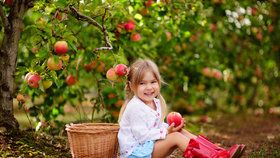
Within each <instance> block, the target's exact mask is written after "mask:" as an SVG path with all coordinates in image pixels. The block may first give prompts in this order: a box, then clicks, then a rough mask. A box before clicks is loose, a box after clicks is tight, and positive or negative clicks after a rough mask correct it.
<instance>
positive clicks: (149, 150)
mask: <svg viewBox="0 0 280 158" xmlns="http://www.w3.org/2000/svg"><path fill="white" fill-rule="evenodd" d="M161 83H162V81H161V76H160V73H159V70H158V67H157V66H156V64H155V63H154V62H152V61H151V60H137V61H136V62H134V63H133V64H132V65H131V67H130V70H129V73H128V76H127V83H126V88H125V90H126V101H125V103H124V105H123V106H122V108H121V111H120V116H119V124H120V130H119V133H118V139H119V144H120V157H121V158H151V157H153V158H161V157H166V156H168V155H170V154H171V153H172V152H173V151H174V150H175V149H176V148H179V149H180V150H181V151H183V152H184V157H193V158H194V157H197V158H202V157H203V158H208V157H209V158H218V157H219V158H237V157H240V156H241V152H242V150H243V149H244V145H234V146H232V147H231V148H230V149H229V150H226V149H223V148H221V147H218V146H217V145H215V144H213V143H211V142H210V141H208V140H207V139H205V137H203V136H195V135H193V134H191V133H190V132H188V131H187V130H185V129H183V127H184V120H182V121H181V124H180V125H179V126H176V127H174V124H171V125H170V126H168V124H166V123H165V122H164V118H165V116H166V114H167V107H166V103H165V100H164V98H163V97H162V95H161V93H160V87H161Z"/></svg>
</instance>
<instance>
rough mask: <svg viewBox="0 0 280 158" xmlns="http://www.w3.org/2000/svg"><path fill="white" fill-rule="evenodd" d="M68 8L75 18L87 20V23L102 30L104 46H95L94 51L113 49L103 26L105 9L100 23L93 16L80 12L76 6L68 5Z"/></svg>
mask: <svg viewBox="0 0 280 158" xmlns="http://www.w3.org/2000/svg"><path fill="white" fill-rule="evenodd" d="M70 10H71V11H72V13H73V15H74V16H75V17H76V18H77V19H81V20H83V21H87V22H88V23H90V24H92V25H94V26H96V27H97V28H98V29H100V30H101V31H102V32H103V35H104V40H105V45H106V46H105V47H99V48H95V49H94V51H100V50H112V49H113V46H112V44H111V43H110V40H109V35H108V32H107V29H106V27H105V26H104V23H103V22H104V18H105V14H106V11H105V13H104V15H103V17H102V21H103V22H102V25H101V24H99V23H98V22H97V21H95V20H94V19H93V18H91V17H89V16H86V15H84V14H82V13H80V12H79V11H78V10H77V9H76V8H74V7H73V6H70Z"/></svg>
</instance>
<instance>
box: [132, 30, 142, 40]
mask: <svg viewBox="0 0 280 158" xmlns="http://www.w3.org/2000/svg"><path fill="white" fill-rule="evenodd" d="M130 40H131V41H133V42H138V41H140V40H141V35H140V34H139V33H137V32H136V33H133V34H131V35H130Z"/></svg>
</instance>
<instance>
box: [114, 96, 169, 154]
mask: <svg viewBox="0 0 280 158" xmlns="http://www.w3.org/2000/svg"><path fill="white" fill-rule="evenodd" d="M154 102H155V105H156V110H153V109H152V108H150V107H149V106H148V105H146V104H145V103H144V102H143V101H141V100H140V99H139V98H138V97H137V96H134V97H133V98H132V99H131V100H130V101H129V102H128V104H127V106H126V109H125V111H124V113H123V115H122V118H121V121H120V130H119V133H118V140H119V144H120V156H121V158H126V157H128V156H129V155H130V154H131V153H132V151H133V150H134V148H135V147H136V146H137V145H140V144H143V143H145V142H146V141H148V140H158V139H165V137H166V134H167V127H168V125H167V124H166V123H164V122H162V121H161V115H162V113H161V106H160V100H159V99H156V98H154Z"/></svg>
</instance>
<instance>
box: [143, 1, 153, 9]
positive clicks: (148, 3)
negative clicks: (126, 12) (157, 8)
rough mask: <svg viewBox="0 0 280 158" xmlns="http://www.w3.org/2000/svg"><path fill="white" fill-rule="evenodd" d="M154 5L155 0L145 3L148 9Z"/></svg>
mask: <svg viewBox="0 0 280 158" xmlns="http://www.w3.org/2000/svg"><path fill="white" fill-rule="evenodd" d="M153 3H154V1H153V0H148V1H146V2H145V5H146V7H147V8H149V7H150V6H152V5H153Z"/></svg>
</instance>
